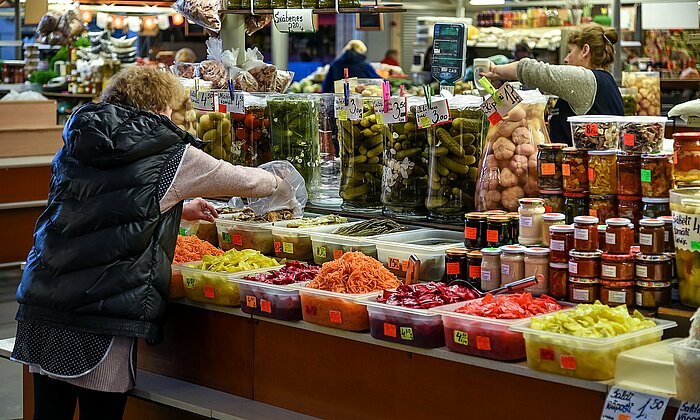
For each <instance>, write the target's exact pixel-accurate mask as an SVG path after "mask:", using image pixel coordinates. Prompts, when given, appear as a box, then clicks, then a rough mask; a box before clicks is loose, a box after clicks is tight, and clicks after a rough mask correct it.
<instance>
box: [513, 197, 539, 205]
mask: <svg viewBox="0 0 700 420" xmlns="http://www.w3.org/2000/svg"><path fill="white" fill-rule="evenodd" d="M518 203H520V204H521V205H524V206H541V205H543V204H544V200H542V199H541V198H521V199H519V200H518Z"/></svg>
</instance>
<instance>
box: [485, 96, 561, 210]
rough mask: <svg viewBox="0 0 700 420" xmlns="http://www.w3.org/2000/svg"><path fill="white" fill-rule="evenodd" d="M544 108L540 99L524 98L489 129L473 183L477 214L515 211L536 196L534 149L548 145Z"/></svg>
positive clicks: (543, 101) (535, 155)
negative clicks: (474, 182)
mask: <svg viewBox="0 0 700 420" xmlns="http://www.w3.org/2000/svg"><path fill="white" fill-rule="evenodd" d="M523 93H524V94H526V93H527V91H526V92H523ZM546 104H547V100H546V98H545V97H544V96H541V95H534V94H533V95H524V100H523V102H521V103H520V104H519V105H518V106H516V107H515V108H513V109H512V110H511V111H510V112H509V113H508V115H506V117H505V118H504V119H503V120H502V121H500V122H499V123H497V124H496V125H492V126H491V127H490V128H489V131H488V134H487V135H486V141H485V150H484V153H483V155H482V158H481V162H480V165H479V168H480V175H479V180H478V181H477V193H478V198H477V208H478V209H479V210H491V209H506V210H509V211H515V210H517V208H518V200H519V199H521V198H524V197H537V196H538V195H539V189H538V188H537V146H538V145H540V144H544V143H549V137H548V134H547V129H546V127H545V124H544V107H545V106H546Z"/></svg>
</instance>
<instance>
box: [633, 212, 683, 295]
mask: <svg viewBox="0 0 700 420" xmlns="http://www.w3.org/2000/svg"><path fill="white" fill-rule="evenodd" d="M665 237H666V222H665V220H662V219H643V220H642V221H641V222H640V228H639V247H640V250H641V253H640V254H639V255H637V257H636V270H635V274H636V279H637V285H636V289H637V290H636V294H635V302H636V304H637V306H640V307H642V308H654V309H655V308H658V307H660V306H665V305H668V304H670V303H671V280H672V278H673V273H672V272H673V261H674V259H673V258H672V257H671V256H670V255H669V254H666V251H667V241H666V240H665Z"/></svg>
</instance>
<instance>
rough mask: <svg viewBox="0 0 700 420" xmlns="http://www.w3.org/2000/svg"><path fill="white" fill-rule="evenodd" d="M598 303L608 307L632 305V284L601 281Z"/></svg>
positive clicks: (629, 282)
mask: <svg viewBox="0 0 700 420" xmlns="http://www.w3.org/2000/svg"><path fill="white" fill-rule="evenodd" d="M600 302H601V303H602V304H603V305H608V306H620V305H628V306H632V305H634V282H633V281H605V280H602V281H601V282H600Z"/></svg>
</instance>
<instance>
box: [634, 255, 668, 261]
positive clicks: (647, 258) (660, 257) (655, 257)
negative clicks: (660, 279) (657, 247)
mask: <svg viewBox="0 0 700 420" xmlns="http://www.w3.org/2000/svg"><path fill="white" fill-rule="evenodd" d="M637 261H644V262H666V261H671V257H669V256H668V255H648V254H646V255H645V254H639V255H637Z"/></svg>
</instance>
